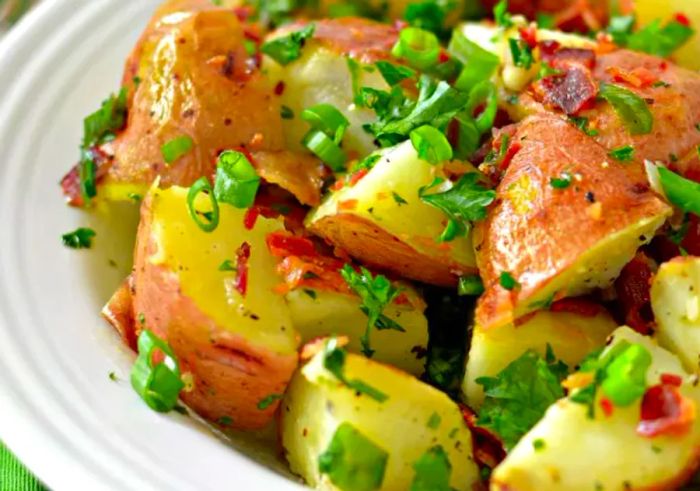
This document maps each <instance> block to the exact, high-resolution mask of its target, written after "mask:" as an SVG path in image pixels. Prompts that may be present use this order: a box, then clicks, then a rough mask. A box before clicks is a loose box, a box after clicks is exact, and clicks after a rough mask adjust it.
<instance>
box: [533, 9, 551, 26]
mask: <svg viewBox="0 0 700 491" xmlns="http://www.w3.org/2000/svg"><path fill="white" fill-rule="evenodd" d="M535 21H536V22H537V27H538V28H540V29H553V28H555V27H556V22H555V20H554V16H553V15H550V14H546V13H544V12H537V16H536V17H535Z"/></svg>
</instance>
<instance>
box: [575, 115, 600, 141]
mask: <svg viewBox="0 0 700 491" xmlns="http://www.w3.org/2000/svg"><path fill="white" fill-rule="evenodd" d="M569 121H570V122H571V123H573V124H574V125H575V126H576V127H577V128H578V129H580V130H581V131H583V132H584V133H585V134H587V135H588V136H598V130H592V129H589V128H588V123H589V121H588V118H584V117H583V116H569Z"/></svg>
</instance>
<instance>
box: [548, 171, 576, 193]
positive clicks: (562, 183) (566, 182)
mask: <svg viewBox="0 0 700 491" xmlns="http://www.w3.org/2000/svg"><path fill="white" fill-rule="evenodd" d="M571 179H572V177H571V174H570V173H569V172H562V173H561V174H559V177H550V178H549V185H550V186H552V187H553V188H554V189H566V188H568V187H569V186H570V185H571Z"/></svg>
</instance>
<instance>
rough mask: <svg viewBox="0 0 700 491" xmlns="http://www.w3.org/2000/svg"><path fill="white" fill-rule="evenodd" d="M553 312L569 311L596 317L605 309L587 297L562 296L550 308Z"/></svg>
mask: <svg viewBox="0 0 700 491" xmlns="http://www.w3.org/2000/svg"><path fill="white" fill-rule="evenodd" d="M549 310H550V311H552V312H568V313H570V314H578V315H581V316H583V317H595V316H597V315H598V314H600V313H601V312H603V311H604V309H603V307H601V306H600V305H599V304H597V303H595V302H593V301H592V300H589V299H587V298H580V297H579V298H562V299H561V300H557V301H556V302H554V303H553V304H552V306H551V307H550V308H549Z"/></svg>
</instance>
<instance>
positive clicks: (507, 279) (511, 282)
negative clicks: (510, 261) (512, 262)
mask: <svg viewBox="0 0 700 491" xmlns="http://www.w3.org/2000/svg"><path fill="white" fill-rule="evenodd" d="M498 283H499V284H500V285H501V286H502V287H503V288H505V289H506V290H516V289H518V288H520V283H518V282H517V280H516V279H515V278H513V275H512V274H510V273H509V272H508V271H503V272H502V273H501V276H499V277H498Z"/></svg>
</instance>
